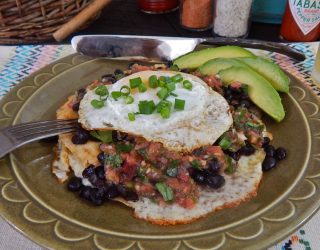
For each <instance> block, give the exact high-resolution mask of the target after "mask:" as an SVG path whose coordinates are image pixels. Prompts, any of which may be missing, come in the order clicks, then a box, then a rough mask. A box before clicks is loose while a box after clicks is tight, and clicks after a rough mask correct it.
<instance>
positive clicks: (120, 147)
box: [116, 143, 134, 153]
mask: <svg viewBox="0 0 320 250" xmlns="http://www.w3.org/2000/svg"><path fill="white" fill-rule="evenodd" d="M133 148H134V145H133V144H130V143H129V144H125V143H117V144H116V150H117V153H129V152H130V151H131V150H132V149H133Z"/></svg>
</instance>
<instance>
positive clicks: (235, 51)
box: [173, 46, 255, 69]
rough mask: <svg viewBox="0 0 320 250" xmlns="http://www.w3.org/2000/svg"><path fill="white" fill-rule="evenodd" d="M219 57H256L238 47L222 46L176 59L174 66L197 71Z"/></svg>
mask: <svg viewBox="0 0 320 250" xmlns="http://www.w3.org/2000/svg"><path fill="white" fill-rule="evenodd" d="M218 57H222V58H232V57H255V55H254V54H252V53H251V52H250V51H249V50H246V49H244V48H241V47H238V46H221V47H216V48H207V49H203V50H198V51H193V52H190V53H188V54H185V55H183V56H180V57H178V58H176V59H175V60H174V61H173V65H177V66H178V67H179V68H180V69H186V68H188V69H195V68H198V67H199V66H201V65H202V64H204V63H205V62H207V61H209V60H211V59H214V58H218Z"/></svg>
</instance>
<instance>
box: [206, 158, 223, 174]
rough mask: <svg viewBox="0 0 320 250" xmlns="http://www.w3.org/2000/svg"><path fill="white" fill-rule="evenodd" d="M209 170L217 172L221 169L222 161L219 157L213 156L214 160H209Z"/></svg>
mask: <svg viewBox="0 0 320 250" xmlns="http://www.w3.org/2000/svg"><path fill="white" fill-rule="evenodd" d="M207 164H208V170H209V171H210V172H211V173H217V172H219V170H220V163H219V161H218V160H217V159H215V158H213V159H212V160H210V161H208V163H207Z"/></svg>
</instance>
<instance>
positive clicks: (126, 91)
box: [120, 86, 130, 96]
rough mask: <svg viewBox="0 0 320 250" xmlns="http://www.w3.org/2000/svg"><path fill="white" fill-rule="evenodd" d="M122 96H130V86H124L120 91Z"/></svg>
mask: <svg viewBox="0 0 320 250" xmlns="http://www.w3.org/2000/svg"><path fill="white" fill-rule="evenodd" d="M120 92H121V95H123V96H128V95H130V88H129V87H128V86H122V87H121V89H120Z"/></svg>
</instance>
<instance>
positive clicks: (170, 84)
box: [166, 82, 176, 93]
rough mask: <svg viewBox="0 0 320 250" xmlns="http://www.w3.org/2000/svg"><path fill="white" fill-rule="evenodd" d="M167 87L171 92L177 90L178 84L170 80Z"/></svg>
mask: <svg viewBox="0 0 320 250" xmlns="http://www.w3.org/2000/svg"><path fill="white" fill-rule="evenodd" d="M166 88H167V90H168V92H169V93H170V92H172V91H175V90H176V84H175V83H174V82H169V83H167V85H166Z"/></svg>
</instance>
